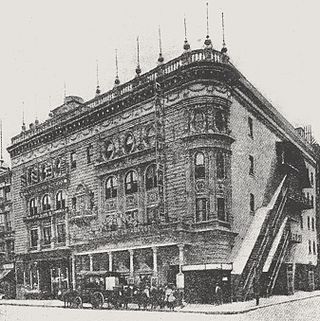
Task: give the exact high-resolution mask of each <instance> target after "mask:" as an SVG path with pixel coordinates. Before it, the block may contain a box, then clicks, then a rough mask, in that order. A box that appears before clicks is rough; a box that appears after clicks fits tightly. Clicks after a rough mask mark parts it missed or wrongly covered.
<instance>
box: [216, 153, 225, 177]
mask: <svg viewBox="0 0 320 321" xmlns="http://www.w3.org/2000/svg"><path fill="white" fill-rule="evenodd" d="M217 178H218V179H224V178H225V162H224V155H223V153H218V154H217Z"/></svg>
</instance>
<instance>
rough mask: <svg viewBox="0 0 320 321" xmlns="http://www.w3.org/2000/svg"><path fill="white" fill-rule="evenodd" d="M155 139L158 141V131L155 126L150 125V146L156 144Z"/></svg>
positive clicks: (148, 139) (148, 131) (148, 140)
mask: <svg viewBox="0 0 320 321" xmlns="http://www.w3.org/2000/svg"><path fill="white" fill-rule="evenodd" d="M155 141H156V133H155V131H154V127H153V126H150V127H149V128H148V129H147V144H148V145H150V146H154V144H155Z"/></svg>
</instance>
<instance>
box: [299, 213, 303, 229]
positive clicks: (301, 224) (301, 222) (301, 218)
mask: <svg viewBox="0 0 320 321" xmlns="http://www.w3.org/2000/svg"><path fill="white" fill-rule="evenodd" d="M300 227H301V230H302V229H303V217H302V216H301V217H300Z"/></svg>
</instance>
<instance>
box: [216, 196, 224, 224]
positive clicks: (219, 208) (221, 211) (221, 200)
mask: <svg viewBox="0 0 320 321" xmlns="http://www.w3.org/2000/svg"><path fill="white" fill-rule="evenodd" d="M217 212H218V220H219V221H226V206H225V199H224V198H223V197H218V198H217Z"/></svg>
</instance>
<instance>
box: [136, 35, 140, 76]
mask: <svg viewBox="0 0 320 321" xmlns="http://www.w3.org/2000/svg"><path fill="white" fill-rule="evenodd" d="M136 74H137V76H139V75H140V74H141V68H140V43H139V36H138V37H137V68H136Z"/></svg>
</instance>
